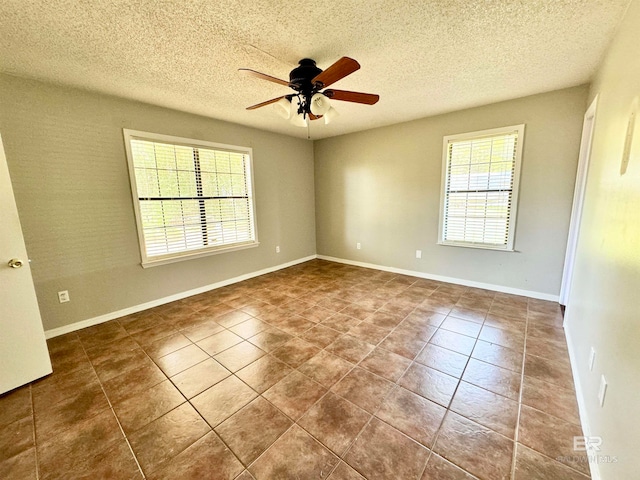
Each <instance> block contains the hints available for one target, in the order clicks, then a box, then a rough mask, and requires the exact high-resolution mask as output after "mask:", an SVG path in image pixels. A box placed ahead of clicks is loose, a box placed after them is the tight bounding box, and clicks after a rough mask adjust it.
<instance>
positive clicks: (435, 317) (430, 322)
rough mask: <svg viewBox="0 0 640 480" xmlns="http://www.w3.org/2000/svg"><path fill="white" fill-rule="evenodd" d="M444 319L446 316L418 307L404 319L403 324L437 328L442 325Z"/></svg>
mask: <svg viewBox="0 0 640 480" xmlns="http://www.w3.org/2000/svg"><path fill="white" fill-rule="evenodd" d="M445 318H447V315H446V314H443V313H438V312H435V311H432V310H429V309H428V308H425V307H421V306H418V307H416V309H415V310H414V311H413V312H412V313H411V314H410V315H409V316H408V317H407V318H405V320H404V321H405V322H409V323H412V324H414V325H424V326H430V327H435V328H438V327H439V326H440V325H442V322H444V320H445Z"/></svg>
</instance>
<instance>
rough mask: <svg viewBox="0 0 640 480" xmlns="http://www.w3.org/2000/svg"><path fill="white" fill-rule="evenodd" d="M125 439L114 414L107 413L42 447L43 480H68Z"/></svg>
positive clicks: (45, 443) (39, 446)
mask: <svg viewBox="0 0 640 480" xmlns="http://www.w3.org/2000/svg"><path fill="white" fill-rule="evenodd" d="M123 439H124V437H123V436H122V432H121V430H120V427H119V425H118V422H117V421H116V417H115V416H114V414H113V412H112V411H111V410H110V409H109V410H104V411H103V412H102V413H99V414H98V415H96V416H95V417H91V418H89V419H87V420H84V421H83V422H80V423H79V424H77V425H75V426H74V427H73V428H70V429H67V430H65V431H63V432H61V433H59V434H58V435H56V436H55V437H52V438H51V439H49V440H47V441H46V442H44V443H38V465H39V467H38V468H39V473H40V478H41V479H50V478H64V477H65V474H64V472H66V471H69V470H72V469H73V468H74V466H77V465H80V464H83V463H86V462H90V461H91V459H92V458H94V457H95V456H96V455H97V454H98V453H99V452H100V451H101V450H105V449H107V448H109V447H111V446H113V445H115V444H116V442H118V441H120V442H121V441H123ZM67 478H68V477H67Z"/></svg>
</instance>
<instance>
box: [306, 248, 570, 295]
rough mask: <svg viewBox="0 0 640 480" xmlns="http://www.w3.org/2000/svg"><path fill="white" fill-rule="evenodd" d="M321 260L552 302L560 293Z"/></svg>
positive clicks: (322, 258)
mask: <svg viewBox="0 0 640 480" xmlns="http://www.w3.org/2000/svg"><path fill="white" fill-rule="evenodd" d="M317 258H319V259H320V260H328V261H330V262H337V263H344V264H346V265H354V266H356V267H364V268H373V269H374V270H382V271H384V272H392V273H400V274H402V275H409V276H412V277H418V278H426V279H429V280H437V281H439V282H447V283H454V284H456V285H463V286H465V287H474V288H483V289H485V290H492V291H494V292H501V293H510V294H512V295H522V296H525V297H531V298H537V299H539V300H549V301H551V302H557V301H558V299H559V297H558V295H551V294H549V293H542V292H534V291H533V290H521V289H519V288H511V287H505V286H502V285H494V284H492V283H484V282H474V281H473V280H466V279H464V278H455V277H445V276H442V275H434V274H431V273H424V272H418V271H415V270H405V269H403V268H396V267H386V266H383V265H376V264H373V263H365V262H356V261H354V260H346V259H344V258H336V257H329V256H326V255H318V256H317Z"/></svg>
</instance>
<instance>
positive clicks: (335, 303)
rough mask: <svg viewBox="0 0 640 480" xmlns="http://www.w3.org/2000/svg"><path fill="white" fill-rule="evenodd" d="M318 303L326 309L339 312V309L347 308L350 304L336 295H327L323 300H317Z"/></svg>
mask: <svg viewBox="0 0 640 480" xmlns="http://www.w3.org/2000/svg"><path fill="white" fill-rule="evenodd" d="M318 305H319V306H320V307H323V308H326V309H328V310H332V311H334V312H339V311H340V310H342V309H344V308H347V307H348V306H349V305H350V302H347V301H346V300H341V299H340V298H337V297H327V298H325V299H324V300H321V301H319V302H318Z"/></svg>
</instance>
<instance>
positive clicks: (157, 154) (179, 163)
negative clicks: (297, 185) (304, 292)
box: [124, 129, 258, 266]
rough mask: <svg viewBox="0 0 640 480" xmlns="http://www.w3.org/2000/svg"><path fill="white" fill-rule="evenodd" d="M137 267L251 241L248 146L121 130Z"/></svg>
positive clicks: (253, 235)
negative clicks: (134, 222)
mask: <svg viewBox="0 0 640 480" xmlns="http://www.w3.org/2000/svg"><path fill="white" fill-rule="evenodd" d="M124 138H125V144H126V149H127V159H128V161H129V174H130V177H131V191H132V194H133V203H134V206H135V213H136V220H137V224H138V236H139V239H140V250H141V254H142V266H151V265H158V264H164V263H169V262H174V261H177V260H180V259H183V258H184V257H191V258H193V257H196V256H202V255H210V254H212V253H220V252H226V251H230V250H237V249H240V248H248V247H253V246H257V245H258V242H257V238H256V228H255V217H254V203H253V194H252V191H253V185H252V176H251V175H252V172H251V149H249V148H242V147H233V146H229V145H218V144H215V143H210V142H204V141H199V140H191V139H187V138H178V137H171V136H168V135H159V134H154V133H146V132H137V131H133V130H126V129H125V130H124Z"/></svg>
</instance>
